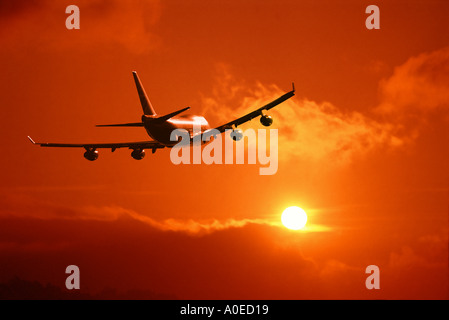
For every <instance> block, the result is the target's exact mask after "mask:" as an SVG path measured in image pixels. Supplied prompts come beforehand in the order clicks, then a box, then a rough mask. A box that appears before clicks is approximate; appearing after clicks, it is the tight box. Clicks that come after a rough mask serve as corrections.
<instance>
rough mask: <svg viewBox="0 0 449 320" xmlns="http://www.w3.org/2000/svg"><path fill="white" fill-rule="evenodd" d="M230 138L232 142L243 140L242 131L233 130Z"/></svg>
mask: <svg viewBox="0 0 449 320" xmlns="http://www.w3.org/2000/svg"><path fill="white" fill-rule="evenodd" d="M231 138H232V140H234V141H239V140H241V139H242V138H243V131H242V130H240V129H234V130H232V131H231Z"/></svg>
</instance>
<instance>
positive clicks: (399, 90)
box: [377, 47, 449, 115]
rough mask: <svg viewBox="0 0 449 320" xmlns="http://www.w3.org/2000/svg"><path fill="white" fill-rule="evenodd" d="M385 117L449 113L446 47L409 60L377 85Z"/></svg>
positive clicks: (448, 68)
mask: <svg viewBox="0 0 449 320" xmlns="http://www.w3.org/2000/svg"><path fill="white" fill-rule="evenodd" d="M380 94H381V98H382V102H381V104H380V105H379V107H378V108H377V111H378V112H380V113H384V114H394V115H413V114H415V115H416V113H418V114H422V113H427V112H431V111H434V110H437V109H444V110H446V111H447V110H449V47H445V48H443V49H440V50H436V51H433V52H430V53H422V54H420V55H418V56H414V57H411V58H409V59H408V60H407V61H406V62H405V63H404V64H402V65H400V66H398V67H396V68H395V69H394V73H393V75H392V76H391V77H389V78H388V79H385V80H383V81H382V82H381V84H380Z"/></svg>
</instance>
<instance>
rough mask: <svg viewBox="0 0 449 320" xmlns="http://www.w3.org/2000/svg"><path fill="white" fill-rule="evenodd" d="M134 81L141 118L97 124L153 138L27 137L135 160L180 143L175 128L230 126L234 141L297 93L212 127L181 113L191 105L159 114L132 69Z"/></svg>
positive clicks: (92, 155)
mask: <svg viewBox="0 0 449 320" xmlns="http://www.w3.org/2000/svg"><path fill="white" fill-rule="evenodd" d="M132 73H133V77H134V81H135V83H136V87H137V92H138V93H139V98H140V103H141V105H142V110H143V115H142V121H141V122H133V123H121V124H103V125H97V127H144V128H145V130H146V131H147V133H148V135H149V136H150V137H151V138H152V139H153V140H152V141H140V142H119V143H75V144H71V143H42V142H34V141H33V139H31V137H30V136H28V139H30V141H31V142H32V143H33V144H35V145H40V146H41V147H64V148H84V149H86V151H85V153H84V157H85V158H86V159H87V160H90V161H94V160H97V159H98V150H97V149H100V148H106V149H109V148H110V149H111V150H112V152H114V151H115V150H116V149H117V148H129V149H132V150H133V151H132V152H131V156H132V157H133V158H134V159H136V160H141V159H143V158H144V157H145V149H151V150H152V152H153V153H155V152H156V150H157V149H161V148H171V147H173V146H174V145H176V144H177V143H178V141H173V140H171V139H170V136H171V133H172V132H173V130H176V129H184V130H187V131H188V132H189V133H190V141H193V138H194V137H195V136H197V135H198V134H201V135H204V134H207V133H208V132H213V133H212V134H214V133H216V132H218V133H222V132H224V131H225V130H227V129H231V130H232V131H231V137H232V139H234V140H235V141H238V140H240V139H242V137H243V132H242V130H240V129H237V126H239V125H241V124H243V123H245V122H247V121H250V120H251V119H253V118H256V117H258V116H260V123H261V124H262V125H264V126H266V127H268V126H270V125H271V124H272V123H273V119H272V118H271V116H269V115H266V114H264V112H263V111H264V110H270V109H271V108H273V107H275V106H277V105H278V104H280V103H282V102H284V101H285V100H287V99H289V98H291V97H292V96H294V95H295V86H294V84H292V90H291V91H289V92H287V93H285V94H284V95H282V96H280V97H279V98H277V99H276V100H273V101H271V102H270V103H268V104H266V105H264V106H263V107H260V108H259V109H257V110H255V111H253V112H250V113H248V114H246V115H244V116H243V117H240V118H238V119H235V120H232V121H230V122H228V123H225V124H223V125H221V126H219V127H216V128H214V129H215V130H212V129H211V128H210V126H209V123H208V122H207V120H206V119H205V118H204V117H203V116H198V115H187V114H184V115H179V114H180V113H182V112H184V111H186V110H188V109H190V107H187V108H183V109H180V110H178V111H175V112H172V113H169V114H166V115H164V116H158V115H157V114H156V111H155V110H154V108H153V106H152V105H151V102H150V100H149V99H148V96H147V94H146V93H145V89H144V88H143V86H142V83H141V82H140V79H139V76H138V75H137V72H135V71H133V72H132ZM194 128H200V131H199V132H194V131H193V129H194Z"/></svg>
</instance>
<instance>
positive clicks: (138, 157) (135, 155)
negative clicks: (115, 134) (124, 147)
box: [131, 149, 145, 160]
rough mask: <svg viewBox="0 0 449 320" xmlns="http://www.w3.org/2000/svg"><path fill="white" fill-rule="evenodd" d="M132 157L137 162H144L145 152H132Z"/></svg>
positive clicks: (137, 150)
mask: <svg viewBox="0 0 449 320" xmlns="http://www.w3.org/2000/svg"><path fill="white" fill-rule="evenodd" d="M131 157H133V158H134V159H136V160H142V159H143V158H144V157H145V150H140V149H134V150H133V152H131Z"/></svg>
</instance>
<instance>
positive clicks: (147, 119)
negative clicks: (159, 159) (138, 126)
mask: <svg viewBox="0 0 449 320" xmlns="http://www.w3.org/2000/svg"><path fill="white" fill-rule="evenodd" d="M142 122H143V124H144V127H145V130H146V131H147V133H148V135H149V136H150V137H151V138H153V139H154V140H156V141H158V142H160V143H162V144H164V145H165V146H167V147H171V146H174V145H175V144H177V143H178V141H173V140H170V136H171V133H172V132H173V130H176V129H184V130H187V131H188V132H189V133H190V136H192V134H193V130H194V129H195V130H198V131H199V132H204V131H206V130H208V129H210V126H209V123H208V122H207V120H206V119H205V118H204V117H202V116H197V115H180V116H175V117H172V118H170V119H168V120H164V121H160V120H158V119H157V118H155V117H152V116H142Z"/></svg>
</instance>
